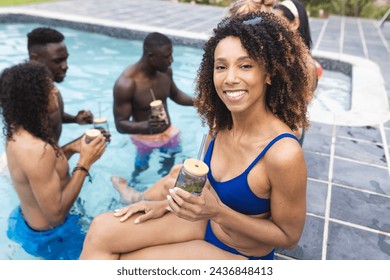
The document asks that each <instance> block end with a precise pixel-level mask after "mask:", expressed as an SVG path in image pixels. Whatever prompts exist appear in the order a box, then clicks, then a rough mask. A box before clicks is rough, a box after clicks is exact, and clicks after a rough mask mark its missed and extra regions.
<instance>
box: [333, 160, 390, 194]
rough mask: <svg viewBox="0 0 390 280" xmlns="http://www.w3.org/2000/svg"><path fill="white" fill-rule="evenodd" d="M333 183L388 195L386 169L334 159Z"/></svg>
mask: <svg viewBox="0 0 390 280" xmlns="http://www.w3.org/2000/svg"><path fill="white" fill-rule="evenodd" d="M356 174H359V176H356ZM333 182H334V183H338V184H342V185H347V186H354V187H355V188H359V189H362V190H368V191H372V192H376V193H379V194H386V195H390V180H389V173H388V170H387V169H386V168H378V167H375V166H370V165H365V164H361V163H356V162H350V161H346V160H342V159H337V158H336V159H335V160H334V168H333Z"/></svg>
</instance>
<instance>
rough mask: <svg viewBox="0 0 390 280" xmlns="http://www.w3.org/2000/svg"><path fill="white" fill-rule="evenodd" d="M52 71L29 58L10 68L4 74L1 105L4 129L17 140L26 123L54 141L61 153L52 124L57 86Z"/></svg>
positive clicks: (27, 127) (0, 84)
mask: <svg viewBox="0 0 390 280" xmlns="http://www.w3.org/2000/svg"><path fill="white" fill-rule="evenodd" d="M49 77H50V72H49V70H48V69H47V67H46V66H45V65H43V64H40V63H34V62H25V63H21V64H17V65H15V66H12V67H9V68H6V69H5V70H4V71H3V72H2V73H1V76H0V106H1V108H2V114H3V123H4V128H3V133H4V136H5V137H6V140H7V141H11V140H13V135H14V133H15V131H16V130H17V129H18V128H20V127H23V128H24V129H25V130H27V131H28V132H29V133H31V134H32V135H34V136H36V137H38V138H40V139H42V140H43V141H44V142H46V143H48V144H50V145H51V146H52V147H53V148H54V149H55V151H56V152H57V153H58V151H59V147H58V144H57V142H56V141H55V140H54V134H53V130H52V129H51V126H50V125H49V95H50V93H51V91H52V89H53V83H52V81H51V79H50V78H49Z"/></svg>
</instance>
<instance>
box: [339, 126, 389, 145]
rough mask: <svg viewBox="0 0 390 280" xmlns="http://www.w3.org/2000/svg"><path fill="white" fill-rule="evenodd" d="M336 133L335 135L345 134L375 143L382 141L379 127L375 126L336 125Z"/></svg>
mask: <svg viewBox="0 0 390 280" xmlns="http://www.w3.org/2000/svg"><path fill="white" fill-rule="evenodd" d="M336 133H337V136H345V137H349V138H356V139H361V140H367V141H372V142H376V143H382V137H381V132H380V130H379V128H378V127H375V126H364V127H353V126H338V127H337V130H336Z"/></svg>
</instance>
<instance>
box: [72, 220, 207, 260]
mask: <svg viewBox="0 0 390 280" xmlns="http://www.w3.org/2000/svg"><path fill="white" fill-rule="evenodd" d="M138 216H139V214H135V215H133V216H131V217H130V218H129V219H128V220H126V221H125V222H120V221H119V219H118V218H116V217H114V214H113V213H112V212H110V213H104V214H101V215H99V216H97V217H96V218H95V219H94V220H93V221H92V223H91V226H90V228H89V230H88V233H87V236H86V238H85V241H84V246H83V251H82V252H81V256H80V259H119V256H120V254H123V253H128V252H133V251H136V250H139V249H143V248H146V247H150V246H156V245H162V244H171V243H179V242H184V241H190V240H196V239H203V238H204V234H205V231H206V224H207V221H206V220H205V221H197V222H190V221H187V220H184V219H181V218H179V217H177V216H176V215H174V214H172V213H167V214H165V215H164V216H162V217H161V218H158V219H151V220H147V221H145V222H143V223H140V224H135V223H134V220H135V219H136V218H137V217H138Z"/></svg>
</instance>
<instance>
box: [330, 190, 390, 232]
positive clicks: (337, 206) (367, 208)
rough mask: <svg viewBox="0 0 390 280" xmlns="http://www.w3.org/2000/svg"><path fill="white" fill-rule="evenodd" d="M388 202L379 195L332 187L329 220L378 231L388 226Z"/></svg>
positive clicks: (389, 209) (389, 222)
mask: <svg viewBox="0 0 390 280" xmlns="http://www.w3.org/2000/svg"><path fill="white" fill-rule="evenodd" d="M383 213H390V200H389V199H388V198H387V197H383V196H380V195H375V194H370V193H365V192H362V191H359V190H351V189H346V188H343V187H338V186H334V185H333V187H332V202H331V208H330V218H332V219H337V220H341V221H346V222H350V223H353V224H357V225H361V226H365V227H370V228H373V229H379V228H380V227H382V226H383V225H386V224H388V225H390V215H383Z"/></svg>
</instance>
